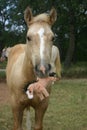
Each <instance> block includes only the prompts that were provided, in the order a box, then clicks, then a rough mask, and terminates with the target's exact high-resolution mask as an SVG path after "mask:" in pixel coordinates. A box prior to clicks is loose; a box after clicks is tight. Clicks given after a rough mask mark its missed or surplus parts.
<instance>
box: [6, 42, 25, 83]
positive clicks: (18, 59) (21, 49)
mask: <svg viewBox="0 0 87 130" xmlns="http://www.w3.org/2000/svg"><path fill="white" fill-rule="evenodd" d="M24 54H25V45H23V44H19V45H16V46H14V47H12V48H11V51H10V53H9V56H8V64H7V68H6V73H7V82H13V81H14V82H15V83H16V82H17V83H18V80H19V81H20V80H21V67H22V64H23V58H24ZM8 77H9V78H8Z"/></svg>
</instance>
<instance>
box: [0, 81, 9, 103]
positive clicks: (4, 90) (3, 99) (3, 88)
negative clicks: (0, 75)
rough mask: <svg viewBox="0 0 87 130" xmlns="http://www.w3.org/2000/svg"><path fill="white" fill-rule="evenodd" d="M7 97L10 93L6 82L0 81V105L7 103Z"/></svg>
mask: <svg viewBox="0 0 87 130" xmlns="http://www.w3.org/2000/svg"><path fill="white" fill-rule="evenodd" d="M9 99H10V95H9V90H8V87H7V84H6V82H0V105H2V104H9V103H10V101H9Z"/></svg>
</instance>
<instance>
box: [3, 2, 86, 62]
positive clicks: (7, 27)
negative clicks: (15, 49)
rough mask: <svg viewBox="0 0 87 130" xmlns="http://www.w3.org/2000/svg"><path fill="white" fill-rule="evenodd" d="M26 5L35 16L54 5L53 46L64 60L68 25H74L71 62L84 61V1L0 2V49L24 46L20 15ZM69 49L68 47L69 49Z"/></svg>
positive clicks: (68, 32) (21, 17) (23, 31)
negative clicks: (55, 18) (56, 14)
mask: <svg viewBox="0 0 87 130" xmlns="http://www.w3.org/2000/svg"><path fill="white" fill-rule="evenodd" d="M28 5H29V6H30V7H31V8H32V10H33V14H34V15H36V14H38V13H43V12H47V11H48V12H49V10H50V9H51V8H52V7H53V6H54V7H55V8H56V10H57V13H58V19H57V21H56V23H55V25H54V26H53V30H54V32H55V44H56V45H57V46H58V47H59V49H60V53H61V59H62V60H63V61H64V60H65V59H66V57H67V50H68V48H69V45H70V44H71V43H70V24H72V23H73V24H72V25H73V27H74V37H75V41H74V50H73V53H72V56H71V61H84V60H85V61H86V59H87V55H86V54H87V49H86V47H87V46H86V45H87V44H86V41H87V37H86V34H87V1H86V0H84V1H81V0H75V1H73V0H67V1H66V0H62V1H61V0H26V1H24V0H19V1H18V0H15V1H12V0H8V1H7V0H0V28H1V29H0V36H1V37H0V50H1V49H2V48H3V47H4V46H9V45H10V46H12V45H14V44H17V43H19V42H22V43H25V40H26V30H27V27H26V24H25V22H24V18H23V15H24V10H25V8H26V7H27V6H28ZM71 15H72V17H71ZM84 30H85V31H84ZM71 41H72V40H71ZM72 48H73V47H72V46H71V50H72ZM70 53H71V52H70ZM68 55H69V54H68Z"/></svg>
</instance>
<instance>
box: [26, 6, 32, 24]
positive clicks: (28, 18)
mask: <svg viewBox="0 0 87 130" xmlns="http://www.w3.org/2000/svg"><path fill="white" fill-rule="evenodd" d="M32 18H33V15H32V11H31V9H30V7H27V8H26V9H25V11H24V20H25V22H26V23H27V25H29V22H30V21H31V20H32Z"/></svg>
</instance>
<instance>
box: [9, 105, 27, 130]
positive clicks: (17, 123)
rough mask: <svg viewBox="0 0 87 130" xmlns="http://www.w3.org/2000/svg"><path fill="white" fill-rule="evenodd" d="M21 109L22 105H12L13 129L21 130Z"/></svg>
mask: <svg viewBox="0 0 87 130" xmlns="http://www.w3.org/2000/svg"><path fill="white" fill-rule="evenodd" d="M23 110H24V109H22V106H18V104H17V106H15V107H12V111H13V118H14V127H13V130H22V119H23Z"/></svg>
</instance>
